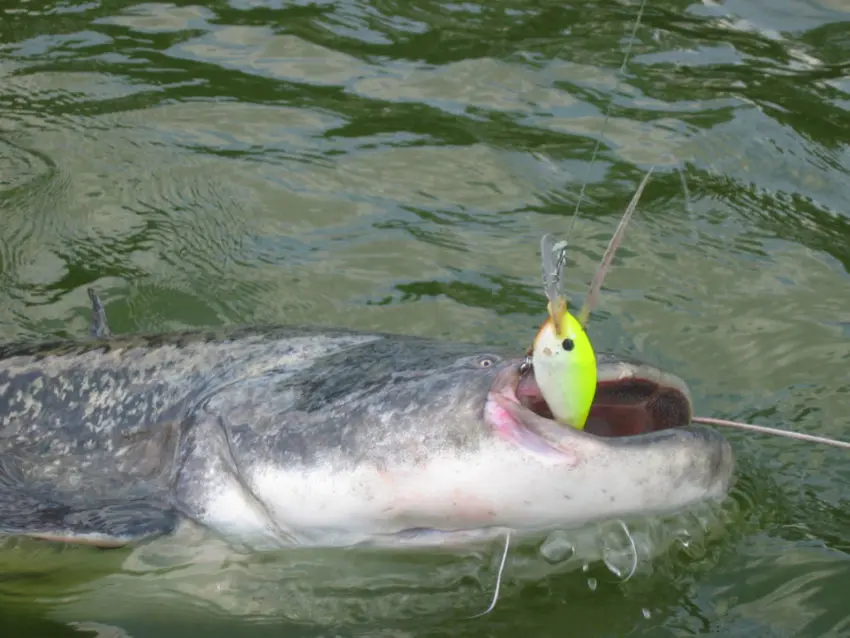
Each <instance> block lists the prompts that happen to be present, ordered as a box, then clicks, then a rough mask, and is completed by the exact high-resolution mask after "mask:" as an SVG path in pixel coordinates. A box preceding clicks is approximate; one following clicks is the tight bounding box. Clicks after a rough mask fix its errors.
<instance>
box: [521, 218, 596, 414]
mask: <svg viewBox="0 0 850 638" xmlns="http://www.w3.org/2000/svg"><path fill="white" fill-rule="evenodd" d="M566 253H567V249H566V244H563V245H562V247H560V249H558V248H556V246H555V245H554V243H553V241H552V236H551V235H548V234H547V235H543V239H542V240H541V241H540V256H541V261H542V262H543V289H544V291H545V293H546V297H547V299H548V300H549V303H548V308H547V309H548V311H549V316H548V318H547V319H546V321H544V322H543V325H541V326H540V330H538V331H537V336H535V337H534V344H533V345H532V348H531V364H532V366H533V367H534V377H535V380H536V381H537V385H538V386H539V387H540V392H541V393H542V395H543V398H544V399H545V400H546V403H547V404H548V405H549V409H550V410H551V411H552V416H554V417H555V419H556V420H557V421H560V422H561V423H564V424H566V425H571V426H572V427H574V428H577V429H579V430H580V429H582V428H583V427H584V424H585V422H586V421H587V415H588V412H590V405H591V404H592V403H593V397H594V396H595V394H596V354H595V353H594V352H593V346H592V345H591V343H590V339H589V338H588V336H587V333H586V332H585V330H584V327H583V326H582V325H581V323H579V321H578V319H576V318H575V317H574V316H573V315H572V314H570V312H569V311H568V310H567V298H566V295H565V294H564V286H563V272H564V266H565V263H566Z"/></svg>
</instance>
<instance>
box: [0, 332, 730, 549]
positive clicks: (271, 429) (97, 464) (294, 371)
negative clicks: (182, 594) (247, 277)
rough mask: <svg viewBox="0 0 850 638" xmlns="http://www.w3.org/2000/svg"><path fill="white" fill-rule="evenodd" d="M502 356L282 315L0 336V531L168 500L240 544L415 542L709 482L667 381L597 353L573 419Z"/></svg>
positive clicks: (47, 526)
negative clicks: (582, 421) (54, 335)
mask: <svg viewBox="0 0 850 638" xmlns="http://www.w3.org/2000/svg"><path fill="white" fill-rule="evenodd" d="M521 362H522V360H521V359H519V358H511V357H510V356H509V355H507V354H506V353H504V352H489V351H486V350H482V348H481V347H480V346H476V345H468V344H450V343H444V342H439V341H434V340H429V339H424V338H416V337H406V336H396V335H386V334H363V333H356V332H349V331H343V330H317V329H297V328H253V329H237V330H231V331H227V332H196V333H180V334H173V335H158V336H128V337H109V338H108V339H103V340H91V341H82V342H72V341H67V342H64V341H63V342H53V343H46V344H37V345H10V346H6V347H0V534H6V535H27V536H32V537H37V538H45V539H52V540H71V541H76V542H89V543H93V544H97V545H111V544H124V543H127V542H132V541H136V540H141V539H144V538H148V537H152V536H157V535H162V534H167V533H169V532H170V531H172V530H173V528H174V527H175V525H176V524H177V523H178V521H179V520H181V519H183V518H186V519H190V520H192V521H194V522H195V523H198V524H201V525H203V526H206V527H208V528H210V529H212V530H214V531H215V532H218V533H220V534H222V535H223V536H224V537H226V538H227V539H228V540H230V541H232V542H233V543H234V544H237V545H244V546H247V547H251V548H269V547H281V546H292V545H296V546H297V545H301V546H347V545H353V544H358V543H378V544H390V545H394V544H398V545H410V544H411V543H412V544H417V541H418V540H421V544H422V545H423V546H424V545H429V544H434V538H435V536H436V537H437V538H452V537H453V538H455V539H463V538H466V537H467V536H469V535H473V536H474V534H475V533H477V532H484V533H486V532H487V530H491V531H492V530H498V529H505V528H507V529H512V530H515V531H517V532H523V531H537V532H539V531H541V530H544V531H545V530H549V529H555V528H566V527H573V526H578V525H582V524H584V523H587V522H591V521H594V520H601V519H607V518H616V517H624V516H634V515H637V514H649V513H656V512H657V513H665V512H672V511H676V510H678V509H680V508H682V507H686V506H688V505H690V504H693V503H696V502H699V501H704V500H707V499H714V498H722V497H723V496H724V495H725V494H726V491H727V490H728V487H729V484H730V481H731V476H732V468H733V461H732V455H731V451H730V448H729V445H728V443H727V442H726V441H725V440H724V439H723V438H722V437H721V436H720V435H719V434H717V433H715V432H714V431H713V430H709V429H704V428H693V427H685V428H679V427H673V426H679V425H685V424H686V423H687V420H688V417H689V415H690V403H689V398H688V396H687V388H686V387H685V386H684V384H683V383H682V382H681V381H680V380H678V379H676V378H675V377H672V376H671V375H666V376H665V375H664V373H661V372H660V371H657V370H655V369H654V368H650V367H648V366H643V365H642V364H639V363H637V362H632V361H628V360H625V359H622V358H619V357H616V356H613V355H599V357H598V366H599V391H598V392H597V400H596V401H595V403H594V409H592V410H591V417H590V419H589V421H588V427H587V430H586V431H585V432H579V431H576V430H573V429H571V428H565V427H563V426H560V425H557V424H556V423H555V422H554V421H552V420H551V419H550V418H548V417H547V414H546V411H545V405H543V406H541V405H540V397H539V392H537V393H536V394H535V384H534V380H533V378H528V376H527V375H526V376H523V374H522V373H521V365H520V364H521ZM665 397H666V398H665ZM606 428H607V430H606ZM624 428H625V429H624ZM629 428H632V430H634V431H635V432H644V433H643V434H640V435H639V436H622V437H619V436H616V434H617V433H622V432H625V431H627V430H629ZM658 428H665V429H663V430H662V431H652V430H655V429H658ZM594 432H596V434H594ZM602 435H604V436H602Z"/></svg>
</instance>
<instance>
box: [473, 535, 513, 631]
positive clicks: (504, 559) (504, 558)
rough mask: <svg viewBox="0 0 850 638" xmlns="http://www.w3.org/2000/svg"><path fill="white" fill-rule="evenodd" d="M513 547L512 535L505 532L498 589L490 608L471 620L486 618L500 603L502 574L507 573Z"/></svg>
mask: <svg viewBox="0 0 850 638" xmlns="http://www.w3.org/2000/svg"><path fill="white" fill-rule="evenodd" d="M510 545H511V533H510V532H505V549H504V550H503V551H502V560H501V562H500V563H499V571H498V573H497V574H496V589H495V590H494V591H493V600H492V601H491V602H490V606H489V607H488V608H487V609H485V610H484V611H482V612H481V613H480V614H475V615H474V616H470V618H480V617H481V616H486V615H487V614H489V613H490V612H491V611H493V610H494V609H495V608H496V603H497V602H498V601H499V590H500V589H501V588H502V574H503V573H504V571H505V563H506V562H507V560H508V548H509V547H510Z"/></svg>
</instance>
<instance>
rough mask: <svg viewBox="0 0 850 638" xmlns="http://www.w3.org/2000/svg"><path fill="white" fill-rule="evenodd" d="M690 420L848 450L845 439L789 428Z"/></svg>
mask: <svg viewBox="0 0 850 638" xmlns="http://www.w3.org/2000/svg"><path fill="white" fill-rule="evenodd" d="M691 421H692V422H693V423H702V424H703V425H717V426H722V427H727V428H737V429H739V430H748V431H750V432H759V433H761V434H770V435H772V436H784V437H786V438H788V439H796V440H798V441H808V442H809V443H821V444H822V445H830V446H832V447H837V448H842V449H845V450H850V443H848V442H847V441H838V440H837V439H830V438H828V437H825V436H815V435H814V434H803V433H802V432H793V431H791V430H780V429H779V428H770V427H767V426H765V425H754V424H752V423H742V422H740V421H729V420H727V419H714V418H712V417H707V416H695V417H693V418H692V419H691Z"/></svg>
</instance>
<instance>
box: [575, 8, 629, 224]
mask: <svg viewBox="0 0 850 638" xmlns="http://www.w3.org/2000/svg"><path fill="white" fill-rule="evenodd" d="M645 7H646V0H641V3H640V7H639V8H638V13H637V16H636V17H635V22H634V25H632V32H631V34H630V35H629V41H628V43H627V44H626V53H625V55H624V56H623V63H622V64H621V65H620V70H619V72H618V73H617V83H616V84H615V85H614V94H617V93H618V92H619V91H620V83H621V82H622V81H623V75H625V73H626V67H627V66H628V63H629V57H630V56H631V53H632V45H633V44H634V41H635V37H636V36H637V30H638V27H639V26H640V21H641V18H643V10H644V8H645ZM613 104H614V100H613V98H612V99H611V100H609V101H608V106H607V108H606V109H605V117H604V119H603V120H602V128H601V129H600V131H599V137H598V138H597V140H596V145H595V146H594V148H593V153H591V155H590V166H588V168H587V178H586V179H585V180H584V181H583V182H582V184H581V190H579V193H578V201H576V208H575V211H573V218H572V220H570V225H569V226H568V227H567V237H572V233H573V226H575V223H576V219H577V218H578V213H579V209H580V208H581V203H582V201H583V200H584V191H585V189H586V188H587V182H588V181H589V180H590V177H591V173H590V171H591V170H593V165H594V163H595V162H596V155H597V154H598V153H599V148H600V146H602V137H603V135H604V133H605V130H606V129H607V128H608V119H609V117H610V116H611V107H612V105H613Z"/></svg>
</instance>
